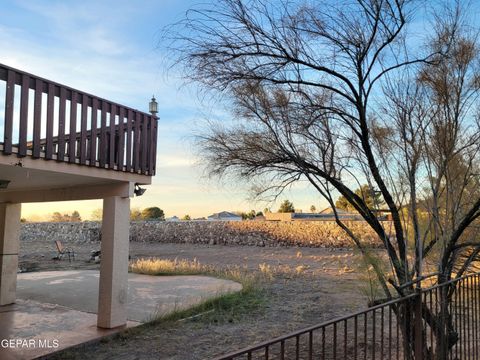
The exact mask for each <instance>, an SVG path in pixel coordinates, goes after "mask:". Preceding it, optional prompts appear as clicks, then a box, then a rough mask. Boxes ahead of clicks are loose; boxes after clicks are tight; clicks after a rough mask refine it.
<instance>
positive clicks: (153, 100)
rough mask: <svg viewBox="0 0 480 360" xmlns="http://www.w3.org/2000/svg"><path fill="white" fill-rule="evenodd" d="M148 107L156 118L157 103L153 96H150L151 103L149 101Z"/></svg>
mask: <svg viewBox="0 0 480 360" xmlns="http://www.w3.org/2000/svg"><path fill="white" fill-rule="evenodd" d="M148 107H149V110H150V112H151V113H152V115H153V116H155V117H156V116H157V113H158V103H157V101H156V100H155V95H152V101H150V104H149V106H148Z"/></svg>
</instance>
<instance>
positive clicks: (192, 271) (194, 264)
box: [130, 258, 214, 275]
mask: <svg viewBox="0 0 480 360" xmlns="http://www.w3.org/2000/svg"><path fill="white" fill-rule="evenodd" d="M130 271H131V272H134V273H137V274H145V275H199V274H207V273H211V272H212V271H214V268H213V267H212V266H209V265H203V264H200V262H199V261H198V260H197V259H194V260H184V259H180V260H178V259H175V260H169V259H166V260H164V259H157V258H148V259H137V260H134V261H133V262H131V263H130Z"/></svg>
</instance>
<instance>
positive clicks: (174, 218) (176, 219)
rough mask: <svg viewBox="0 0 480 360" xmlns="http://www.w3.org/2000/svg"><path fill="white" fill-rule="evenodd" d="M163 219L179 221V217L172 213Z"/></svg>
mask: <svg viewBox="0 0 480 360" xmlns="http://www.w3.org/2000/svg"><path fill="white" fill-rule="evenodd" d="M165 221H180V219H179V218H178V217H177V216H175V215H174V216H172V217H169V218H166V219H165Z"/></svg>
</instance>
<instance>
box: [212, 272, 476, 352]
mask: <svg viewBox="0 0 480 360" xmlns="http://www.w3.org/2000/svg"><path fill="white" fill-rule="evenodd" d="M479 278H480V273H478V274H471V275H467V276H464V277H461V278H458V279H455V280H451V281H449V282H446V283H443V284H441V285H436V286H433V287H430V288H427V289H422V290H418V291H416V292H414V293H412V294H410V295H408V296H405V297H402V298H399V299H395V300H392V301H389V302H386V303H383V304H381V305H378V306H375V307H371V308H369V309H367V310H365V311H360V312H357V313H354V314H351V315H348V316H345V317H342V318H340V319H336V320H333V321H329V322H326V323H323V324H319V325H315V326H312V327H309V328H306V329H302V330H300V331H296V332H294V333H291V334H288V335H285V336H281V337H278V338H276V339H273V340H270V341H266V342H263V343H260V344H258V345H255V346H252V347H249V348H246V349H243V350H240V351H237V352H234V353H230V354H227V355H223V356H220V357H218V358H217V360H227V359H232V360H233V359H235V360H237V359H248V360H250V359H309V360H313V359H322V360H324V359H328V360H330V359H333V360H337V359H339V360H340V359H363V360H367V359H372V360H374V359H378V360H384V359H392V360H393V359H396V360H400V359H402V360H407V359H408V360H410V359H415V360H434V359H442V360H443V359H451V360H456V359H462V360H464V359H479V358H480V355H479V353H480V344H479V342H480V337H479V335H480V327H479V324H478V319H479V311H480V294H479V287H478V284H479Z"/></svg>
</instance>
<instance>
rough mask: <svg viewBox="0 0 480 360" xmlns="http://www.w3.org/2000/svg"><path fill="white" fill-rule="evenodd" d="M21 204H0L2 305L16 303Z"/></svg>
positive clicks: (0, 296) (0, 284)
mask: <svg viewBox="0 0 480 360" xmlns="http://www.w3.org/2000/svg"><path fill="white" fill-rule="evenodd" d="M21 209H22V206H21V204H8V203H2V204H0V305H7V304H12V303H14V302H15V294H16V291H17V268H18V250H19V247H20V216H21Z"/></svg>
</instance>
